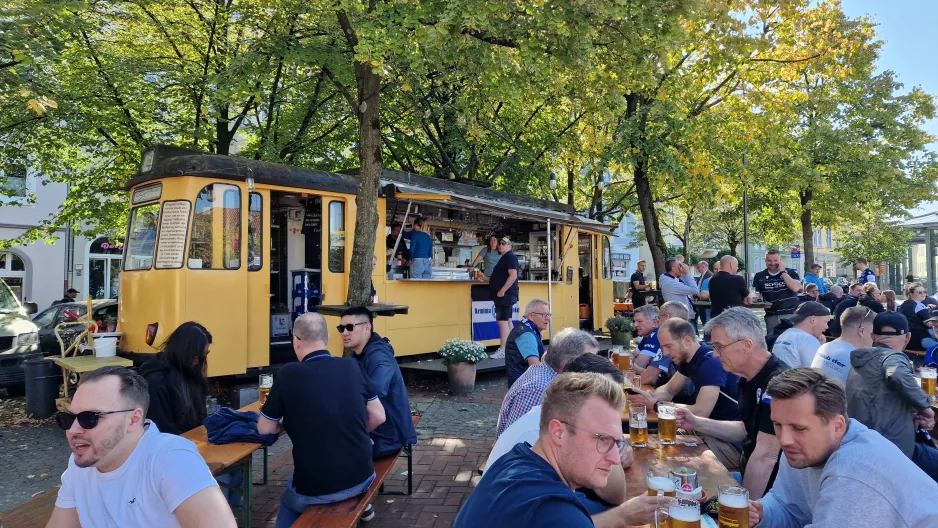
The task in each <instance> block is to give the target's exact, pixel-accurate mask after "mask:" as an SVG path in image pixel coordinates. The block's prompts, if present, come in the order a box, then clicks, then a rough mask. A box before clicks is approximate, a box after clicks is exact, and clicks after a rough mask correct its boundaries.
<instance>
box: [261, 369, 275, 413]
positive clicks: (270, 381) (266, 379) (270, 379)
mask: <svg viewBox="0 0 938 528" xmlns="http://www.w3.org/2000/svg"><path fill="white" fill-rule="evenodd" d="M273 386H274V375H273V374H261V379H260V386H259V387H258V392H259V394H260V402H261V405H262V406H263V405H264V402H266V401H267V394H269V393H270V388H271V387H273Z"/></svg>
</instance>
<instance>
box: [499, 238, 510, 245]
mask: <svg viewBox="0 0 938 528" xmlns="http://www.w3.org/2000/svg"><path fill="white" fill-rule="evenodd" d="M501 242H502V244H507V245H509V246H510V245H511V239H510V238H508V237H502V240H501Z"/></svg>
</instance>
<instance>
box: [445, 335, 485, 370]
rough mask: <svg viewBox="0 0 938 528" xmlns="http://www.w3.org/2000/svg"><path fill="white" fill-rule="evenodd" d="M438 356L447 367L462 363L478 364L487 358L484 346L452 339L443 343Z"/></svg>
mask: <svg viewBox="0 0 938 528" xmlns="http://www.w3.org/2000/svg"><path fill="white" fill-rule="evenodd" d="M439 353H440V356H441V357H442V358H443V362H444V363H446V364H447V365H449V364H452V363H459V362H461V361H464V362H466V363H478V362H480V361H482V360H483V359H485V358H486V357H488V356H487V355H486V354H485V346H483V345H482V344H481V343H476V342H474V341H467V340H465V339H457V338H455V337H454V338H453V339H450V340H449V341H447V342H445V343H443V346H442V347H440V352H439Z"/></svg>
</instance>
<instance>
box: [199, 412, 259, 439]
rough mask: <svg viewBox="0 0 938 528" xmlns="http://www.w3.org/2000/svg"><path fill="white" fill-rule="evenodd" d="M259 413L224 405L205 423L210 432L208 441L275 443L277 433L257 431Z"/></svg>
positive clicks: (207, 430)
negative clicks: (242, 410)
mask: <svg viewBox="0 0 938 528" xmlns="http://www.w3.org/2000/svg"><path fill="white" fill-rule="evenodd" d="M259 417H260V414H259V413H256V412H253V411H248V412H241V411H236V410H234V409H229V408H228V407H222V408H221V409H220V410H219V411H218V412H216V413H215V414H213V415H211V416H209V417H207V418H206V419H205V421H204V422H203V424H204V425H205V430H206V432H208V441H209V442H211V443H213V444H231V443H233V442H250V443H253V444H264V445H268V446H269V445H273V443H274V442H276V441H277V435H275V434H268V435H262V434H260V433H258V432H257V419H258V418H259Z"/></svg>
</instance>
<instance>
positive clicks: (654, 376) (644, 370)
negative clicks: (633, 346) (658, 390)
mask: <svg viewBox="0 0 938 528" xmlns="http://www.w3.org/2000/svg"><path fill="white" fill-rule="evenodd" d="M658 317H659V311H658V307H657V306H655V305H653V304H647V305H645V306H640V307H638V308H636V309H635V312H634V314H633V315H632V322H633V323H635V330H636V331H637V332H638V335H639V336H640V337H641V338H642V340H641V342H640V343H639V345H638V357H636V358H635V361H633V362H632V370H634V371H635V372H638V373H640V374H641V375H642V383H643V384H648V385H652V386H655V387H657V386H659V385H661V384H662V383H666V382H667V381H668V379H669V378H670V377H671V375H673V374H674V367H673V366H672V363H671V359H670V358H668V357H667V356H665V355H664V354H663V353H662V352H661V346H660V345H659V344H658Z"/></svg>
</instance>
